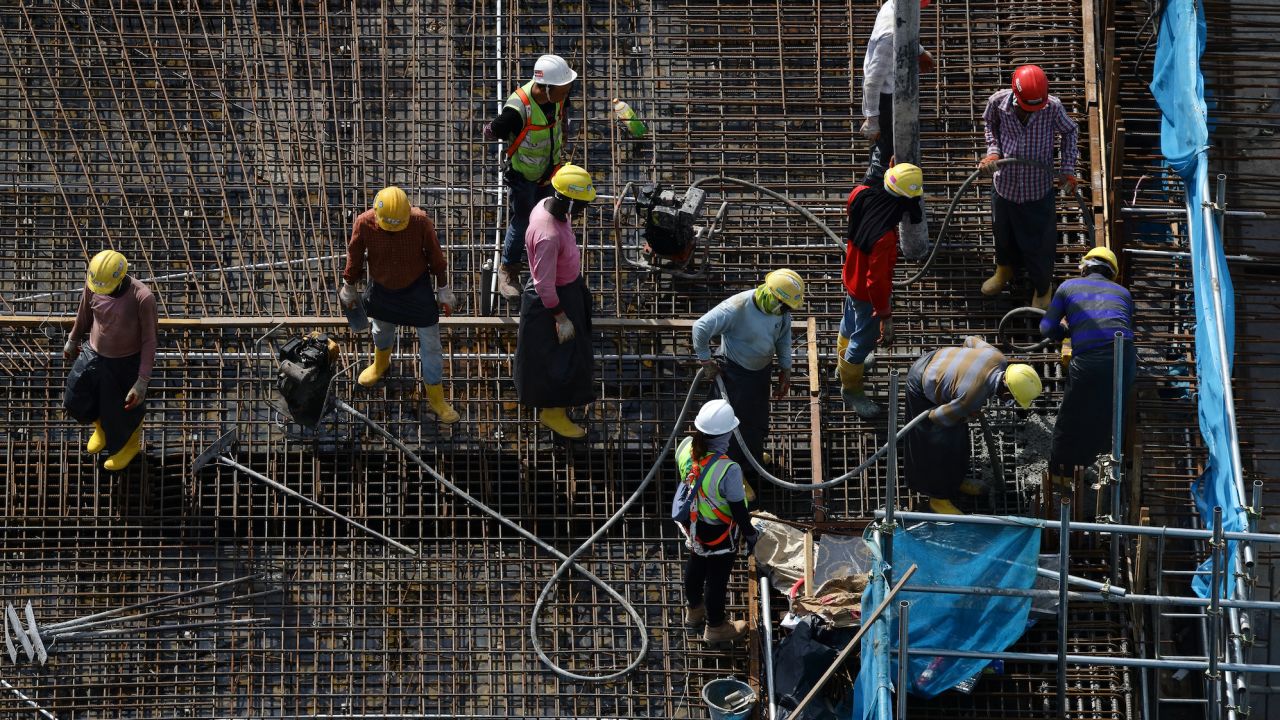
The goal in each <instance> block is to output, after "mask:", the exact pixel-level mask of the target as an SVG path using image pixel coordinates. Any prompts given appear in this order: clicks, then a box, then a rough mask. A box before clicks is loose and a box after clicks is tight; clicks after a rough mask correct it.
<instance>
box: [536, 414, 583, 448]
mask: <svg viewBox="0 0 1280 720" xmlns="http://www.w3.org/2000/svg"><path fill="white" fill-rule="evenodd" d="M538 422H540V423H542V424H543V425H545V426H546V427H547V428H548V429H550V430H551V432H553V433H555V434H557V435H559V436H560V437H566V438H569V439H570V440H577V439H578V438H584V437H586V436H587V431H586V430H585V429H583V427H582V426H581V425H578V424H576V423H574V422H573V421H572V420H570V419H569V416H568V415H565V414H564V408H562V407H561V408H544V409H543V410H542V411H541V412H539V413H538Z"/></svg>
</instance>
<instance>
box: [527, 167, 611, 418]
mask: <svg viewBox="0 0 1280 720" xmlns="http://www.w3.org/2000/svg"><path fill="white" fill-rule="evenodd" d="M551 185H552V187H553V188H554V190H555V192H554V194H553V195H552V196H551V197H549V198H547V199H546V200H543V201H542V202H540V203H538V205H537V206H536V207H534V209H533V213H532V214H531V215H530V216H529V229H528V231H527V232H526V234H525V246H526V249H527V250H528V253H529V274H530V276H531V278H532V282H530V283H529V286H528V287H526V288H525V291H524V295H523V296H522V297H521V299H520V329H519V331H518V333H517V335H516V366H515V381H516V397H517V398H518V399H519V400H520V404H521V405H524V406H525V407H536V408H541V411H540V412H539V413H538V421H539V422H541V423H542V424H543V425H545V426H546V427H548V428H550V429H551V431H552V432H554V433H556V434H557V435H560V436H561V437H566V438H571V439H573V438H581V437H585V436H586V434H587V431H586V430H585V429H584V428H583V427H582V426H580V425H578V424H577V423H575V422H573V421H572V420H570V419H569V416H568V415H567V414H566V413H565V407H566V406H572V405H586V404H587V403H589V402H591V401H592V400H595V399H596V389H595V367H594V366H595V356H594V354H593V353H592V349H591V291H590V290H588V289H587V283H586V281H585V280H583V278H582V275H581V273H580V267H581V264H582V263H581V259H582V251H581V250H580V249H579V248H578V238H577V236H576V235H574V233H573V226H572V225H571V222H572V220H573V218H576V217H581V216H582V214H583V213H584V212H585V211H586V209H587V205H590V204H591V201H592V200H595V199H596V188H595V185H593V184H592V183H591V175H590V174H589V173H588V172H587V171H586V170H584V169H582V168H580V167H578V166H577V165H564V166H562V167H561V168H560V170H559V171H557V172H556V174H555V175H554V176H553V177H552V178H551Z"/></svg>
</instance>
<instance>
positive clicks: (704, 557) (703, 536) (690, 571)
mask: <svg viewBox="0 0 1280 720" xmlns="http://www.w3.org/2000/svg"><path fill="white" fill-rule="evenodd" d="M693 427H694V433H693V434H692V435H691V436H689V437H686V438H685V439H684V440H683V441H681V443H680V446H679V447H678V448H676V465H677V467H678V468H679V470H680V477H681V478H683V480H684V484H685V489H686V490H687V492H688V494H687V495H686V496H685V497H686V498H687V499H686V502H687V503H688V511H687V512H685V511H684V508H683V507H681V508H680V510H679V515H680V516H681V517H680V518H679V520H677V522H679V523H680V526H681V528H682V529H683V531H684V533H685V545H686V546H687V547H688V548H689V562H688V564H687V565H685V571H684V594H685V600H686V602H687V603H688V604H687V606H686V607H685V612H684V622H685V627H687V628H688V629H689V630H693V631H697V630H699V629H702V628H703V626H705V627H706V630H705V631H704V632H703V635H702V638H703V639H704V640H705V641H706V642H707V644H708V645H711V646H713V647H721V648H724V647H729V646H731V645H732V644H733V643H734V642H736V641H738V640H740V639H741V638H742V637H743V636H744V635H746V634H747V623H746V621H745V620H728V618H727V617H726V614H725V593H726V591H727V589H728V587H729V573H730V571H732V570H733V562H734V559H735V558H736V557H737V549H738V540H739V538H742V539H743V540H745V541H746V546H747V550H748V552H750V551H751V550H752V549H754V548H755V544H756V540H757V539H759V537H760V534H759V533H758V532H757V531H756V529H755V527H753V526H752V524H751V514H750V513H749V512H747V495H746V486H745V485H744V483H743V478H742V468H741V467H740V466H739V465H738V463H736V462H734V461H732V460H730V459H729V456H728V455H726V454H725V450H727V449H728V447H729V438H730V436H731V433H732V432H733V429H734V428H735V427H738V418H737V417H736V416H735V415H734V412H733V407H732V406H731V405H730V404H729V403H727V402H725V401H724V400H711V401H709V402H707V403H706V404H705V405H703V406H702V409H701V410H699V411H698V416H697V418H695V419H694V421H693ZM680 500H681V498H680V497H677V503H679V502H680Z"/></svg>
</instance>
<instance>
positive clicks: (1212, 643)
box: [1204, 506, 1226, 717]
mask: <svg viewBox="0 0 1280 720" xmlns="http://www.w3.org/2000/svg"><path fill="white" fill-rule="evenodd" d="M1213 536H1214V537H1213V542H1212V543H1210V544H1209V570H1210V574H1209V577H1210V582H1209V601H1210V604H1209V609H1208V611H1207V614H1208V617H1207V618H1206V622H1205V641H1204V645H1205V650H1204V652H1205V657H1206V658H1207V659H1208V661H1209V667H1208V669H1207V670H1206V671H1205V677H1206V678H1207V680H1208V682H1207V687H1206V688H1205V699H1206V700H1207V701H1208V716H1209V717H1217V716H1218V704H1219V702H1220V701H1221V698H1222V675H1221V673H1220V672H1219V671H1218V628H1219V626H1220V625H1221V624H1222V609H1221V607H1220V606H1219V601H1220V600H1221V599H1222V585H1223V583H1222V574H1223V570H1224V568H1223V565H1224V562H1223V561H1224V560H1225V559H1226V551H1225V550H1224V548H1225V546H1226V542H1225V541H1224V540H1223V539H1222V507H1221V506H1215V507H1214V508H1213Z"/></svg>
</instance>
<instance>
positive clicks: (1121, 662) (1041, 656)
mask: <svg viewBox="0 0 1280 720" xmlns="http://www.w3.org/2000/svg"><path fill="white" fill-rule="evenodd" d="M907 654H908V655H912V656H915V657H931V656H934V655H938V656H941V657H954V658H969V659H971V660H1012V661H1015V662H1038V663H1056V662H1058V659H1059V658H1058V654H1057V653H1029V652H1007V651H1005V652H994V651H993V652H979V651H977V650H949V649H943V648H915V647H913V648H909V649H908V650H907ZM1066 661H1067V662H1068V663H1070V664H1072V665H1086V666H1097V667H1135V668H1143V667H1145V668H1162V669H1166V670H1207V669H1208V667H1209V666H1208V664H1207V663H1204V662H1199V661H1196V660H1170V659H1167V658H1166V659H1160V660H1153V659H1151V658H1131V657H1119V656H1115V655H1068V656H1067V657H1066ZM1218 668H1219V669H1222V670H1232V671H1235V672H1241V671H1246V670H1247V671H1249V672H1262V673H1280V665H1242V664H1238V663H1219V664H1218Z"/></svg>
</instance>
